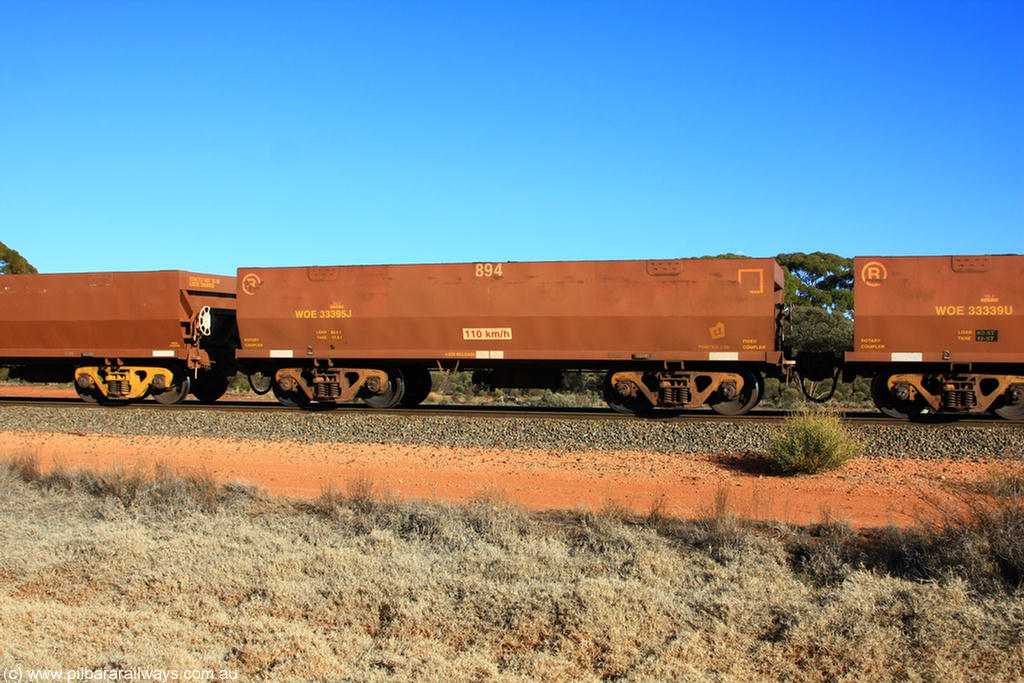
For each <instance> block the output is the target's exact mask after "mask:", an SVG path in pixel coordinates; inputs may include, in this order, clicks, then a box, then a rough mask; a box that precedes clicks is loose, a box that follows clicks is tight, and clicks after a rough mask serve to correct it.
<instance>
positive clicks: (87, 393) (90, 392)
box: [72, 382, 103, 403]
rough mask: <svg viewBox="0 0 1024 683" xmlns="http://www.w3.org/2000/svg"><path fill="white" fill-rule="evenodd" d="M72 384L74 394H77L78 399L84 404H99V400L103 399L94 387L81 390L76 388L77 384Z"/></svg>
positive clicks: (78, 387)
mask: <svg viewBox="0 0 1024 683" xmlns="http://www.w3.org/2000/svg"><path fill="white" fill-rule="evenodd" d="M72 384H73V385H74V387H75V392H76V393H77V394H78V398H80V399H82V400H83V401H85V402H86V403H99V402H100V399H101V398H102V397H103V394H101V393H100V392H99V390H98V389H97V388H96V387H89V388H88V389H83V388H82V387H80V386H78V382H72Z"/></svg>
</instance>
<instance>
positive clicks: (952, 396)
mask: <svg viewBox="0 0 1024 683" xmlns="http://www.w3.org/2000/svg"><path fill="white" fill-rule="evenodd" d="M977 405H978V397H977V396H976V395H975V394H974V389H973V388H969V389H960V388H946V389H945V391H943V392H942V406H943V407H944V408H952V409H955V410H969V409H971V408H974V407H975V406H977Z"/></svg>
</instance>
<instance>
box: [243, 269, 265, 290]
mask: <svg viewBox="0 0 1024 683" xmlns="http://www.w3.org/2000/svg"><path fill="white" fill-rule="evenodd" d="M262 285H263V278H261V277H260V276H259V275H257V274H256V273H246V275H245V276H244V277H243V278H242V291H243V292H245V293H246V294H249V295H252V294H255V293H256V290H257V289H259V288H260V286H262Z"/></svg>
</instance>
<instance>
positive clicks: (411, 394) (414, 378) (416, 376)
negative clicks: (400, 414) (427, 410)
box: [398, 367, 433, 408]
mask: <svg viewBox="0 0 1024 683" xmlns="http://www.w3.org/2000/svg"><path fill="white" fill-rule="evenodd" d="M402 375H403V377H404V378H405V396H403V397H402V400H401V401H399V402H398V405H400V406H402V407H403V408H412V407H415V406H418V405H419V404H421V403H423V401H424V400H425V399H426V398H427V396H429V395H430V390H431V388H433V380H432V379H431V378H430V370H428V369H427V368H417V367H413V368H405V369H404V370H402Z"/></svg>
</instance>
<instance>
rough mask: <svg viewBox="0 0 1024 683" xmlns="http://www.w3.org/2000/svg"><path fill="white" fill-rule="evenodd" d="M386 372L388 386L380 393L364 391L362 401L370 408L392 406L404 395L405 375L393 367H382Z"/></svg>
mask: <svg viewBox="0 0 1024 683" xmlns="http://www.w3.org/2000/svg"><path fill="white" fill-rule="evenodd" d="M383 369H384V371H385V372H387V373H388V386H387V388H386V389H385V390H384V391H383V392H381V393H379V394H378V393H370V392H368V391H367V392H365V393H364V394H363V402H364V403H365V404H366V405H368V406H370V407H371V408H394V407H395V406H396V405H398V404H399V403H400V402H401V400H402V398H403V397H404V396H405V376H404V375H402V371H401V370H399V369H398V368H395V367H389V368H383Z"/></svg>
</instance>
